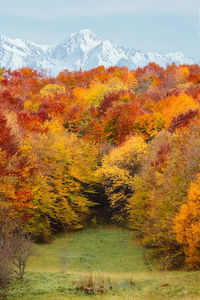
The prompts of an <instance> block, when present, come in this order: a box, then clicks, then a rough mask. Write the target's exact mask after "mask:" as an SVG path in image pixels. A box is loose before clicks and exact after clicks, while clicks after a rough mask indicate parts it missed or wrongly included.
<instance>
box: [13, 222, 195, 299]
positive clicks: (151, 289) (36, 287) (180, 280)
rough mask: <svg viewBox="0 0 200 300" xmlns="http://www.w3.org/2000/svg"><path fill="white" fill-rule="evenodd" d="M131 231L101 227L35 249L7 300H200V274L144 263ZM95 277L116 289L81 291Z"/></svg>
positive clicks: (143, 254) (141, 251)
mask: <svg viewBox="0 0 200 300" xmlns="http://www.w3.org/2000/svg"><path fill="white" fill-rule="evenodd" d="M145 257H146V256H145V252H144V250H143V248H141V247H140V246H139V245H138V244H137V243H136V242H134V236H133V234H132V232H131V231H128V230H123V229H119V228H114V227H113V228H112V227H97V228H90V229H85V230H82V231H79V232H75V233H70V234H64V235H60V236H57V237H56V238H55V240H54V241H52V242H51V243H50V244H45V245H36V246H35V254H34V255H33V256H32V257H31V258H30V259H29V262H28V264H27V269H26V274H25V278H24V281H23V282H20V281H18V280H17V279H15V280H14V281H13V282H12V283H11V284H10V286H9V290H8V296H7V299H9V300H14V299H16V300H45V299H49V300H64V299H65V300H68V299H69V300H70V299H84V300H86V299H87V300H88V299H91V300H93V299H99V300H103V299H104V300H112V299H116V300H123V299H124V300H129V299H130V300H132V299H152V300H153V299H200V272H186V271H179V272H168V274H167V280H168V285H167V286H165V287H163V286H162V283H163V274H162V272H160V271H159V270H156V269H155V267H153V266H152V265H151V264H150V263H149V262H148V261H147V260H146V258H145ZM91 274H92V276H93V278H96V280H97V281H98V280H99V279H98V278H101V279H102V278H104V279H105V281H106V280H107V279H109V280H110V282H111V284H112V290H108V291H107V292H106V293H105V294H102V295H87V294H85V293H84V292H80V291H77V289H76V286H77V282H79V281H80V280H81V279H84V280H85V278H87V276H90V275H91Z"/></svg>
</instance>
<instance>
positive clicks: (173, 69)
mask: <svg viewBox="0 0 200 300" xmlns="http://www.w3.org/2000/svg"><path fill="white" fill-rule="evenodd" d="M199 107H200V67H199V66H198V65H183V66H176V65H175V64H172V65H170V66H168V67H167V68H166V69H163V68H161V67H160V66H158V65H156V64H155V63H151V64H149V65H148V66H146V67H144V68H142V69H141V68H138V69H137V70H128V69H127V68H125V67H122V68H120V67H111V68H108V69H105V68H104V67H103V66H100V67H98V68H96V69H92V70H90V71H87V72H86V71H85V72H82V71H81V70H80V71H77V72H69V71H68V70H65V71H63V72H61V73H60V74H59V75H58V76H57V77H56V78H53V77H50V76H47V75H46V74H45V73H38V72H37V71H34V70H31V69H28V68H23V69H20V70H17V71H10V70H4V69H1V70H0V170H1V172H0V182H1V184H0V201H1V208H2V207H3V209H1V211H2V212H3V211H5V210H6V212H7V213H8V214H9V215H10V217H11V218H14V217H16V218H17V219H18V220H20V222H21V226H22V227H23V229H24V230H26V231H27V232H31V233H32V234H33V235H34V237H35V239H37V240H39V241H48V240H49V238H50V236H51V234H52V233H54V232H59V231H61V230H63V229H67V230H74V229H79V228H82V227H84V226H86V225H87V224H88V222H89V220H90V219H92V218H93V216H94V213H95V209H96V208H97V207H98V205H100V204H101V205H100V207H101V209H104V206H103V205H102V201H103V202H104V201H105V203H109V206H110V210H111V215H112V216H111V218H112V220H113V221H115V222H119V223H120V224H122V223H123V224H125V225H127V226H129V227H130V228H132V230H135V231H136V233H137V236H138V238H140V239H141V241H142V243H143V244H144V246H147V247H150V248H153V249H155V251H154V252H155V253H156V255H157V257H160V256H161V257H165V256H170V258H171V261H172V265H173V266H174V267H175V266H180V265H182V264H183V263H184V262H187V264H188V265H190V266H191V267H192V268H199V267H200V250H199V249H200V183H199V182H200V179H199V178H200V177H199V176H200V175H199V174H200V121H199ZM102 188H103V189H104V193H105V196H104V198H103V200H102ZM100 191H101V192H100ZM100 194H101V195H100ZM105 208H106V205H105ZM102 213H103V212H102ZM1 217H2V213H1Z"/></svg>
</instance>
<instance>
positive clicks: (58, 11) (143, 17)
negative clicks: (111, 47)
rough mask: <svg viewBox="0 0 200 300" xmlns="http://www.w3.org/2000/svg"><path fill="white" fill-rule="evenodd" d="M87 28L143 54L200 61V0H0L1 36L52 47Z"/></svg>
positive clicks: (103, 37) (101, 36)
mask: <svg viewBox="0 0 200 300" xmlns="http://www.w3.org/2000/svg"><path fill="white" fill-rule="evenodd" d="M85 28H87V29H91V30H92V31H94V32H95V33H96V34H97V35H98V36H99V37H100V38H102V39H109V40H111V41H112V42H115V43H117V44H119V45H121V46H124V47H133V48H136V49H140V50H142V51H145V52H147V51H157V52H160V53H168V52H171V51H181V52H183V53H185V54H186V55H188V56H192V57H195V58H198V59H200V0H198V1H197V0H166V1H162V0H72V1H68V0H34V1H33V0H6V1H3V0H0V34H5V35H8V36H9V37H11V38H22V39H30V40H32V41H34V42H35V43H39V44H55V43H58V42H60V41H61V40H63V39H64V38H65V37H66V35H68V34H69V33H72V32H76V31H79V30H81V29H85Z"/></svg>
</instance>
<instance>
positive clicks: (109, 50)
mask: <svg viewBox="0 0 200 300" xmlns="http://www.w3.org/2000/svg"><path fill="white" fill-rule="evenodd" d="M149 62H156V63H157V64H159V65H161V66H163V67H165V66H166V65H168V64H171V63H172V62H175V63H176V64H177V65H179V64H194V63H197V64H199V63H200V62H199V61H198V60H195V59H192V58H190V57H187V56H185V55H184V54H183V53H181V52H173V53H169V54H166V55H161V54H159V53H156V52H149V53H143V52H141V51H140V50H136V49H126V48H124V47H120V46H118V45H115V44H113V43H112V42H110V41H108V40H105V41H104V40H101V39H100V38H99V37H98V36H97V35H96V34H95V33H94V32H92V31H91V30H88V29H84V30H81V31H80V32H75V33H72V34H70V35H69V36H67V38H66V39H65V40H64V41H62V42H60V43H58V44H57V45H53V46H48V45H47V46H44V45H37V44H35V43H34V42H32V41H29V40H20V39H11V38H9V37H7V36H5V35H0V67H5V68H6V69H8V68H10V69H11V70H14V69H18V68H21V67H31V68H33V69H37V70H42V69H45V70H47V71H49V72H51V74H52V75H57V74H58V73H59V72H60V71H62V70H64V69H68V70H71V71H73V70H79V69H80V68H81V69H82V70H89V69H92V68H95V67H97V66H99V65H104V66H105V67H110V66H126V67H128V68H130V69H135V68H137V67H143V66H145V65H147V64H148V63H149Z"/></svg>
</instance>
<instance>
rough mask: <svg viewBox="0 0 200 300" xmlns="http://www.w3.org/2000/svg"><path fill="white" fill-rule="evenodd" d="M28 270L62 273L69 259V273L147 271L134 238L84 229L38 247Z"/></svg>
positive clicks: (115, 231)
mask: <svg viewBox="0 0 200 300" xmlns="http://www.w3.org/2000/svg"><path fill="white" fill-rule="evenodd" d="M37 253H38V254H36V256H35V257H32V259H31V260H30V261H29V263H28V265H27V268H28V269H29V270H35V271H50V272H58V271H60V270H62V266H61V260H62V259H61V258H62V257H63V256H66V258H67V266H66V269H67V270H68V271H69V270H70V271H78V272H81V271H84V272H85V271H88V272H95V271H99V272H132V271H144V270H146V265H145V262H144V258H143V249H142V248H141V247H140V246H139V245H137V244H136V243H134V242H133V234H132V232H130V231H128V230H121V229H117V228H108V229H104V228H96V229H85V230H82V231H79V232H75V233H72V234H66V235H62V236H60V237H59V238H57V239H56V240H54V241H53V242H52V243H51V244H48V245H40V246H37Z"/></svg>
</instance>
